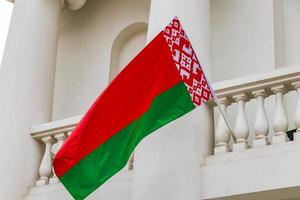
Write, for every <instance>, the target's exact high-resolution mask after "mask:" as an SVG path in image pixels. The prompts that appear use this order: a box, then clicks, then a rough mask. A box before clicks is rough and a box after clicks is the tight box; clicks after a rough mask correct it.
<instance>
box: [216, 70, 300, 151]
mask: <svg viewBox="0 0 300 200" xmlns="http://www.w3.org/2000/svg"><path fill="white" fill-rule="evenodd" d="M213 88H214V89H215V92H216V95H217V97H218V98H219V101H221V102H222V103H221V109H223V111H226V109H230V107H231V106H229V105H236V106H237V108H238V111H237V114H236V123H235V128H234V130H233V131H234V135H235V136H236V141H235V143H234V144H233V145H232V151H240V150H245V149H247V148H249V147H250V146H249V145H248V140H250V139H249V138H252V137H249V138H248V136H249V134H251V135H252V134H253V136H255V137H254V139H253V141H251V142H252V148H260V147H264V146H267V145H270V142H271V145H274V144H280V143H285V142H287V141H288V137H287V134H286V132H287V131H288V128H289V121H288V117H287V111H286V105H285V102H284V97H285V94H286V93H288V92H295V91H296V92H297V96H298V97H297V105H292V106H293V107H295V117H294V121H295V126H296V129H297V130H296V132H295V133H294V140H300V67H299V66H297V67H287V68H286V69H280V70H275V71H274V72H271V73H265V74H258V75H256V76H246V77H242V78H237V79H232V80H227V81H224V82H219V83H215V84H213ZM266 98H273V100H275V102H276V103H275V107H274V109H271V110H270V109H269V111H270V112H271V114H272V115H273V116H272V118H271V119H270V118H268V116H267V114H266V108H265V99H266ZM223 99H226V100H227V102H226V103H224V102H223ZM249 100H254V101H256V106H257V107H256V111H255V110H253V109H252V110H249V111H248V113H249V114H251V113H250V112H255V113H253V114H255V118H254V124H253V133H249V130H250V127H249V126H248V121H247V112H246V110H245V105H246V103H247V102H248V101H249ZM215 106H216V105H215ZM268 108H270V106H269V107H268ZM229 117H231V118H232V117H234V116H229ZM269 121H271V122H273V131H274V133H273V132H272V134H271V136H269ZM251 125H252V124H251ZM226 130H228V129H227V128H226V124H225V123H224V120H223V119H222V118H221V117H219V119H218V121H217V126H216V129H215V142H216V143H215V151H214V153H215V154H219V153H220V152H222V153H224V152H228V151H229V149H230V147H227V145H228V141H229V138H228V137H229V134H228V132H226ZM268 137H269V138H270V142H269V139H268ZM249 142H250V141H249ZM220 146H226V148H223V149H222V150H220Z"/></svg>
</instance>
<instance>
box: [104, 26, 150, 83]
mask: <svg viewBox="0 0 300 200" xmlns="http://www.w3.org/2000/svg"><path fill="white" fill-rule="evenodd" d="M147 28H148V25H147V24H146V23H144V22H136V23H133V24H131V25H129V26H127V27H126V28H125V29H123V30H122V31H121V32H120V33H119V34H118V36H117V37H116V39H115V40H114V42H113V45H112V49H111V61H110V72H109V82H111V81H112V79H113V78H114V77H115V76H116V75H117V74H118V73H119V72H120V71H121V70H122V69H123V68H124V67H125V66H126V65H127V64H128V63H129V62H130V60H132V59H133V58H134V57H135V56H136V55H137V54H138V52H140V51H141V50H142V49H143V48H144V47H145V44H146V36H147Z"/></svg>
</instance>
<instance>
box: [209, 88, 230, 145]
mask: <svg viewBox="0 0 300 200" xmlns="http://www.w3.org/2000/svg"><path fill="white" fill-rule="evenodd" d="M212 93H213V98H214V100H215V103H216V104H217V107H218V109H219V111H220V114H221V116H222V118H223V120H224V121H225V123H226V125H227V128H228V131H229V134H230V135H231V137H232V138H233V141H234V142H235V141H236V137H235V135H234V133H233V131H232V128H231V126H230V123H229V121H228V119H227V116H226V114H225V113H224V111H223V110H222V108H221V104H220V102H219V99H218V97H217V96H216V95H215V94H214V92H212Z"/></svg>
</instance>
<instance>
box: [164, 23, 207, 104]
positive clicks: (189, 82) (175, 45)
mask: <svg viewBox="0 0 300 200" xmlns="http://www.w3.org/2000/svg"><path fill="white" fill-rule="evenodd" d="M163 34H164V37H165V39H166V41H167V43H168V45H169V47H170V50H171V53H172V56H173V60H174V62H175V64H176V67H177V69H178V71H179V73H180V75H181V78H182V79H183V81H184V83H185V85H186V86H187V88H188V91H189V93H190V95H191V97H192V100H193V103H194V104H195V105H196V106H199V105H201V103H202V102H207V101H208V100H209V99H210V98H211V97H212V93H211V91H210V87H209V84H208V82H207V79H206V78H205V76H204V73H203V71H202V69H201V65H200V63H199V61H198V59H197V57H196V54H195V51H194V50H193V48H192V45H191V43H190V41H189V39H188V37H187V36H186V34H185V32H184V30H183V29H182V27H181V24H180V21H179V20H178V18H174V19H173V20H172V22H171V23H170V24H169V25H168V26H167V27H166V28H165V30H164V33H163Z"/></svg>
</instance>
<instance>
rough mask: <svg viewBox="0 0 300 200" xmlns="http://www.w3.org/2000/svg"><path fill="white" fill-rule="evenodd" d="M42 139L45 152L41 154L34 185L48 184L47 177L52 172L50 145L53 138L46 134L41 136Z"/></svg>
mask: <svg viewBox="0 0 300 200" xmlns="http://www.w3.org/2000/svg"><path fill="white" fill-rule="evenodd" d="M42 141H43V142H44V144H45V153H44V155H43V159H42V161H41V165H40V168H39V175H40V178H39V180H38V181H37V182H36V186H40V185H46V184H48V183H49V177H50V175H51V172H52V160H51V147H52V144H53V143H54V141H55V140H54V139H53V137H52V136H47V137H44V138H42Z"/></svg>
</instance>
